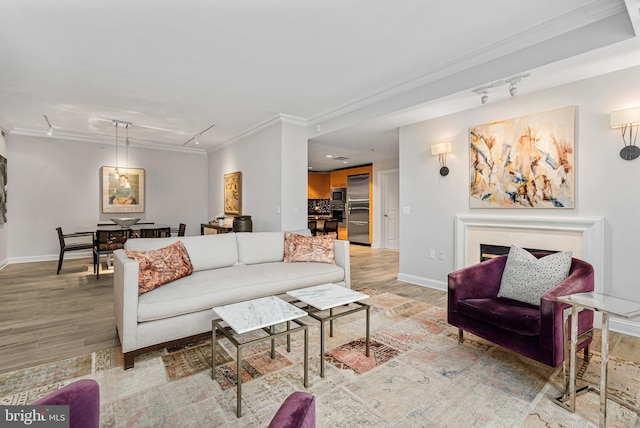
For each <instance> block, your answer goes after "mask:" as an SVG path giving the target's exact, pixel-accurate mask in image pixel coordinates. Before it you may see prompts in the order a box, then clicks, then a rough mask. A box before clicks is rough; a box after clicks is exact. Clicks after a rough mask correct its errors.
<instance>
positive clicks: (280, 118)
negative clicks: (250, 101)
mask: <svg viewBox="0 0 640 428" xmlns="http://www.w3.org/2000/svg"><path fill="white" fill-rule="evenodd" d="M281 123H286V124H289V125H300V126H304V127H307V126H308V122H307V119H305V118H303V117H299V116H293V115H290V114H284V113H279V114H277V115H275V116H273V117H271V118H269V119H267V120H265V121H263V122H260V123H258V124H256V125H254V126H252V127H250V128H248V129H246V130H245V131H243V132H241V133H239V134H238V135H236V136H235V137H232V138H230V139H228V140H227V141H225V142H224V143H222V144H220V145H219V146H218V147H216V148H214V149H211V150H210V151H216V150H219V149H221V148H223V147H228V146H230V145H232V144H234V143H237V142H238V141H240V140H242V139H244V138H247V137H248V136H250V135H253V134H255V133H257V132H260V131H262V130H263V129H267V128H270V127H272V126H274V125H279V124H281Z"/></svg>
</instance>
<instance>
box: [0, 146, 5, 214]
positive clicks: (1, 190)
mask: <svg viewBox="0 0 640 428" xmlns="http://www.w3.org/2000/svg"><path fill="white" fill-rule="evenodd" d="M6 222H7V158H5V157H4V156H1V155H0V224H5V223H6Z"/></svg>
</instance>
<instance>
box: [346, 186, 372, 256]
mask: <svg viewBox="0 0 640 428" xmlns="http://www.w3.org/2000/svg"><path fill="white" fill-rule="evenodd" d="M347 236H348V239H349V241H351V242H353V243H355V244H367V245H369V244H370V242H369V174H358V175H350V176H348V177H347Z"/></svg>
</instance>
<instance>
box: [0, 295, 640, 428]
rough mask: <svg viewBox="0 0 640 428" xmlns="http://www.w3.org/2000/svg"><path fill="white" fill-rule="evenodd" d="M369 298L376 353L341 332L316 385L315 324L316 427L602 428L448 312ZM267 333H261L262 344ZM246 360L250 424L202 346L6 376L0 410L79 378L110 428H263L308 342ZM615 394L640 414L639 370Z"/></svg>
mask: <svg viewBox="0 0 640 428" xmlns="http://www.w3.org/2000/svg"><path fill="white" fill-rule="evenodd" d="M360 291H362V292H364V293H366V294H369V295H370V296H371V297H370V298H369V299H368V303H370V304H371V305H372V308H371V332H372V334H371V342H370V345H371V348H370V351H371V352H370V356H369V357H368V358H367V357H366V356H365V342H364V331H365V319H364V312H360V313H358V314H354V315H350V316H347V317H343V318H339V319H338V320H336V321H335V328H334V336H333V337H326V338H325V346H326V349H328V351H327V352H325V359H326V363H325V378H320V376H319V369H320V367H319V366H320V355H319V353H320V343H319V324H318V322H317V321H315V320H313V319H311V318H305V319H304V321H305V322H306V323H307V324H308V325H309V326H310V331H309V387H308V388H307V391H308V392H311V393H312V394H314V395H315V396H316V414H317V426H318V427H346V426H349V427H471V426H482V427H509V428H511V427H523V428H538V427H574V426H575V427H591V426H593V427H595V426H597V425H598V411H599V405H598V396H597V395H596V394H593V393H588V394H584V395H582V396H580V397H579V399H578V403H577V406H576V412H575V413H570V412H568V411H566V410H564V409H562V408H560V407H559V406H557V405H556V404H554V403H553V398H554V397H556V396H558V395H560V389H561V385H562V375H561V373H559V371H558V370H554V369H552V368H550V367H547V366H545V365H542V364H539V363H536V362H535V361H532V360H530V359H527V358H526V357H522V356H520V355H517V354H514V353H512V352H510V351H508V350H506V349H504V348H501V347H498V346H495V345H493V344H491V343H489V342H487V341H484V340H482V339H479V338H477V337H475V336H473V335H471V334H467V335H465V341H464V344H462V345H459V344H458V343H457V329H455V328H453V327H451V326H450V325H448V324H447V322H446V311H445V310H444V309H442V308H438V307H435V306H430V305H428V304H425V303H422V302H417V301H414V300H411V299H407V298H404V297H401V296H397V295H394V294H391V293H376V292H373V291H371V290H366V289H365V290H360ZM255 334H260V333H255ZM291 338H292V342H291V352H287V350H286V339H284V338H281V339H278V340H277V341H276V358H275V359H273V360H272V359H271V358H270V343H269V342H265V343H263V344H260V345H257V346H255V347H251V348H247V349H246V351H244V353H243V364H242V370H241V374H242V379H243V394H242V399H243V416H242V418H240V419H238V418H236V416H235V403H236V388H235V384H236V381H237V376H238V367H237V364H236V361H235V355H236V351H235V347H233V346H232V345H231V343H229V342H228V341H227V339H225V338H223V337H220V338H219V341H218V343H219V346H217V347H216V350H217V352H216V358H215V360H216V380H215V381H214V380H212V379H211V342H210V340H203V341H199V342H194V343H190V344H187V345H185V346H180V347H174V348H169V349H164V350H161V351H157V352H154V353H150V354H147V355H144V356H141V357H138V358H136V364H135V367H134V368H133V369H130V370H126V371H125V370H124V369H123V360H122V353H121V352H120V349H119V348H113V349H107V350H103V351H100V352H94V353H92V354H90V355H84V356H79V357H76V358H70V359H67V360H63V361H58V362H55V363H50V364H44V365H41V366H37V367H31V368H29V369H24V370H17V371H15V372H11V373H6V374H2V375H0V404H5V405H6V404H27V403H30V402H32V401H34V400H36V399H38V398H40V397H42V396H43V395H45V394H47V393H49V392H51V391H53V390H55V389H57V388H60V387H61V386H63V385H66V384H69V383H71V382H73V381H75V380H78V379H82V378H92V379H96V380H97V381H98V382H99V383H100V393H101V426H102V427H203V426H207V427H265V426H267V425H268V423H269V421H270V420H271V418H272V417H273V415H274V414H275V412H276V410H277V409H278V407H279V406H280V404H281V403H282V401H283V400H284V399H285V398H286V397H287V396H288V395H289V394H291V393H292V392H294V391H296V390H304V387H303V385H302V372H303V355H304V353H303V349H302V348H303V340H302V338H301V335H300V334H294V335H292V336H291ZM581 364H582V367H581V370H580V372H579V376H578V377H579V379H580V382H589V383H595V384H597V383H598V382H599V380H598V379H599V370H600V358H599V355H598V354H594V355H593V357H592V360H591V362H590V363H588V364H587V363H583V362H582V363H581ZM609 364H610V365H609V373H610V376H609V387H610V389H611V391H612V394H614V395H616V396H618V397H620V398H624V399H626V400H627V401H630V402H632V403H635V405H637V404H638V403H640V367H638V365H637V364H634V363H630V362H627V361H622V360H616V359H615V358H613V359H610V362H609ZM607 422H608V423H607V426H610V427H634V426H636V424H637V422H638V417H637V415H636V414H635V413H633V412H631V411H629V410H627V409H626V408H624V407H621V406H619V405H617V404H615V403H613V402H610V404H609V407H608V419H607Z"/></svg>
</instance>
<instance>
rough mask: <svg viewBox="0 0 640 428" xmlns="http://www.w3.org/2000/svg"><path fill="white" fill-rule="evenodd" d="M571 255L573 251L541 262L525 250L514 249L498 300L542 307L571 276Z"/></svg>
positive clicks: (505, 270)
mask: <svg viewBox="0 0 640 428" xmlns="http://www.w3.org/2000/svg"><path fill="white" fill-rule="evenodd" d="M571 255H572V253H571V251H562V252H559V253H553V254H549V255H548V256H544V257H541V258H539V259H538V258H537V257H536V256H534V255H533V254H531V253H530V252H528V251H527V250H525V249H524V248H520V247H516V246H515V245H512V246H511V249H510V250H509V255H508V256H507V264H506V265H505V267H504V271H503V272H502V280H501V282H500V290H499V291H498V297H505V298H508V299H513V300H518V301H520V302H525V303H530V304H532V305H536V306H540V298H541V297H542V296H543V295H544V294H545V293H547V292H548V291H549V290H551V289H552V288H554V287H555V286H557V285H558V284H560V283H561V282H562V281H564V280H565V279H566V278H567V276H568V275H569V270H570V269H571Z"/></svg>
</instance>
